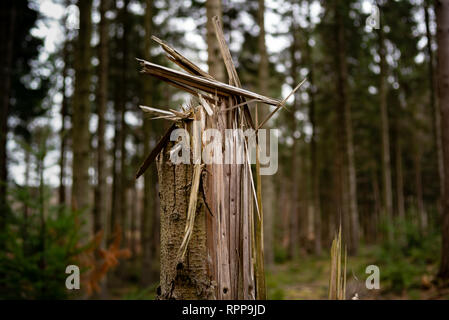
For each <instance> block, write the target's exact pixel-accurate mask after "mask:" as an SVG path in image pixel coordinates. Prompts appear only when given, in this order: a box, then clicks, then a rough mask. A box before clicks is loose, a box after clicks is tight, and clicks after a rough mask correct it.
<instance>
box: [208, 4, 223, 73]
mask: <svg viewBox="0 0 449 320" xmlns="http://www.w3.org/2000/svg"><path fill="white" fill-rule="evenodd" d="M206 11H207V24H206V28H207V35H206V42H207V66H208V68H209V69H208V70H209V74H210V75H211V76H213V77H214V78H215V79H216V80H218V81H222V82H224V81H225V72H224V65H223V61H222V60H221V59H220V48H219V45H218V41H217V37H216V36H215V31H214V30H215V29H214V23H213V21H212V18H213V17H214V16H217V17H219V18H220V19H221V16H222V6H221V0H207V1H206Z"/></svg>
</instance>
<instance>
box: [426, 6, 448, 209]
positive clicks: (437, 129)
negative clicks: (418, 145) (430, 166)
mask: <svg viewBox="0 0 449 320" xmlns="http://www.w3.org/2000/svg"><path fill="white" fill-rule="evenodd" d="M429 10H430V4H429V1H428V0H426V1H424V18H425V23H426V37H427V57H428V59H429V89H430V110H431V111H432V114H433V122H434V124H433V134H434V140H435V149H436V152H437V164H438V180H439V186H440V194H439V199H438V211H439V213H440V214H441V211H442V203H443V199H444V162H443V146H442V138H441V117H440V108H439V105H438V102H437V99H436V94H435V91H436V89H437V88H436V87H437V83H436V77H435V74H434V70H435V59H434V57H433V51H432V42H433V41H432V34H431V31H430V18H429Z"/></svg>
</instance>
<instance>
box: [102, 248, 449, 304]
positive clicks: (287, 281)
mask: <svg viewBox="0 0 449 320" xmlns="http://www.w3.org/2000/svg"><path fill="white" fill-rule="evenodd" d="M377 249H378V248H377V247H364V248H362V250H360V253H359V255H357V256H355V257H348V261H347V286H346V296H347V299H351V298H352V297H354V296H355V294H356V293H357V296H358V298H359V299H361V300H372V299H377V300H378V299H381V300H383V299H388V300H390V299H395V300H397V299H412V300H413V299H422V300H427V299H449V287H446V288H444V289H442V288H438V287H436V286H435V285H434V284H433V281H432V279H433V276H432V275H433V274H435V273H436V270H437V266H436V264H428V265H425V267H424V268H423V267H420V268H418V267H416V268H412V269H411V270H412V272H411V271H410V269H407V270H404V272H402V273H401V271H400V270H401V268H402V266H401V265H400V266H399V267H398V266H393V265H387V264H384V265H382V264H379V269H380V290H368V289H366V287H365V281H366V278H367V277H368V276H369V274H366V273H365V269H366V267H367V266H368V265H371V264H376V263H375V261H374V260H373V257H374V256H375V250H377ZM404 263H405V264H407V265H408V266H412V267H413V265H411V264H410V263H408V262H404ZM329 269H330V258H329V255H328V254H323V255H322V256H320V257H317V256H311V255H304V256H301V257H298V258H296V259H295V260H293V261H286V262H283V263H279V262H278V263H276V264H274V265H273V266H269V267H266V284H267V290H268V298H269V299H273V300H321V299H327V298H328V286H329ZM397 269H399V272H397V271H395V270H397ZM392 270H394V271H392ZM398 281H399V283H400V285H399V287H398V288H396V289H392V287H393V283H398ZM127 283H128V284H129V281H127ZM156 287H157V283H155V284H153V285H152V286H150V287H148V288H147V289H141V288H139V287H138V285H137V284H136V285H133V286H129V285H123V286H122V285H120V284H118V285H117V287H115V288H112V290H110V295H111V296H110V298H112V299H133V300H134V299H151V300H152V299H155V297H156V294H155V292H156Z"/></svg>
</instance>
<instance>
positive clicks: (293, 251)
mask: <svg viewBox="0 0 449 320" xmlns="http://www.w3.org/2000/svg"><path fill="white" fill-rule="evenodd" d="M295 23H296V22H294V20H292V23H291V26H290V34H291V37H292V43H291V46H290V59H291V64H292V66H291V77H292V88H294V87H295V86H296V84H297V83H298V62H297V60H296V54H297V52H298V51H299V43H298V34H297V33H298V29H297V26H296V25H295ZM299 103H300V100H299V95H298V93H295V94H294V102H293V106H292V113H293V115H292V116H290V117H289V119H288V126H289V131H290V133H291V135H292V138H293V144H292V147H291V154H290V161H291V162H290V173H291V175H292V176H291V181H290V182H291V187H290V200H291V202H292V206H291V214H290V221H289V230H288V232H289V234H290V237H289V239H290V242H289V247H288V248H289V250H288V256H289V258H291V259H292V258H295V257H296V256H297V254H298V248H299V246H298V244H299V240H300V239H304V238H305V237H303V235H304V232H301V231H304V230H306V229H304V228H303V227H305V226H306V225H307V224H306V219H305V215H303V216H302V219H301V222H300V221H299V212H300V208H299V188H298V186H299V172H300V171H301V165H300V159H299V157H298V149H299V148H298V139H297V138H295V136H294V133H295V131H296V118H295V116H294V115H295V112H296V111H297V110H298V109H299ZM304 212H306V211H304ZM300 225H301V228H300Z"/></svg>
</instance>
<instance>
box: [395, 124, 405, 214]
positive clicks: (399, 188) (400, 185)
mask: <svg viewBox="0 0 449 320" xmlns="http://www.w3.org/2000/svg"><path fill="white" fill-rule="evenodd" d="M399 136H400V135H399V133H397V134H396V156H395V157H396V194H397V206H398V217H399V219H400V220H401V221H402V222H404V221H405V203H404V174H403V172H402V171H403V170H402V146H401V141H400V138H399Z"/></svg>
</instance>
